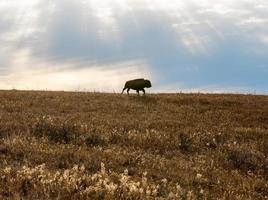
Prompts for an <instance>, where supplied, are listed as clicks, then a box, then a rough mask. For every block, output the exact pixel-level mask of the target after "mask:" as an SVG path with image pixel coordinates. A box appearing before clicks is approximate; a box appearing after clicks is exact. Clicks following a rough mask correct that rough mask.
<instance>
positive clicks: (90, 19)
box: [0, 0, 268, 91]
mask: <svg viewBox="0 0 268 200" xmlns="http://www.w3.org/2000/svg"><path fill="white" fill-rule="evenodd" d="M267 6H268V4H267V2H266V1H264V0H259V1H258V2H256V1H253V0H247V1H245V0H238V1H233V0H224V1H221V2H219V1H212V0H198V1H197V0H191V1H187V2H186V1H180V2H174V1H173V0H167V1H165V2H163V1H162V0H146V1H144V0H127V1H126V0H124V1H123V0H114V1H112V0H102V1H97V0H78V1H71V0H53V1H52V0H49V1H41V0H36V1H33V0H25V1H23V3H22V1H18V0H11V1H4V0H3V1H1V3H0V11H1V12H0V17H1V19H2V20H1V19H0V30H1V32H0V42H1V44H4V45H2V47H0V53H1V55H4V56H2V58H0V64H1V71H0V72H1V74H2V75H3V74H5V75H8V76H7V77H9V80H11V79H13V78H17V77H18V76H19V75H20V76H24V75H25V74H24V73H22V72H23V71H28V72H29V73H30V74H44V73H48V72H47V71H49V73H48V74H49V76H50V77H53V78H54V79H57V78H58V77H59V78H58V80H61V76H60V73H61V72H62V74H67V75H66V77H69V76H71V74H73V76H74V77H78V76H80V75H81V76H83V74H84V73H88V76H93V77H94V74H97V75H98V76H99V77H101V76H103V77H106V76H107V73H106V72H108V71H109V70H112V71H113V72H115V73H114V74H120V73H121V71H120V72H119V71H118V72H117V71H116V70H115V68H116V67H117V68H118V69H120V70H123V68H124V67H123V66H122V65H126V66H125V68H126V69H127V70H128V71H131V74H133V76H136V75H137V76H138V75H140V76H145V75H148V74H149V75H148V76H151V78H153V79H154V82H155V84H154V85H156V86H157V87H158V88H159V89H161V87H162V86H168V85H177V84H176V83H177V82H180V84H178V85H177V87H184V88H200V87H206V86H207V87H208V88H210V87H209V86H210V85H225V87H228V88H232V87H235V88H236V87H237V88H240V87H242V86H243V87H246V88H247V87H255V88H262V89H263V90H264V91H266V90H267V88H265V87H264V85H265V84H268V83H267V80H266V78H265V77H266V76H267V68H266V67H262V68H258V67H256V66H265V63H267V62H268V59H267V56H266V55H267V53H268V46H267V42H266V35H268V28H267V26H265V24H266V22H267V19H268V14H267ZM10 13H12V14H10ZM25 51H26V52H27V53H26V54H25V53H21V52H25ZM19 57H20V58H19ZM23 57H25V58H24V59H25V60H27V61H24V64H23V65H22V66H23V67H24V68H21V69H20V70H18V68H17V67H15V66H18V65H19V63H20V62H18V60H19V59H23ZM16 62H17V63H16ZM25 63H28V65H32V66H31V67H30V69H29V68H27V65H26V64H25ZM129 63H131V64H129ZM137 66H142V67H141V68H140V67H137ZM52 69H54V70H52ZM92 69H94V70H92ZM98 69H99V71H98ZM103 69H105V70H103ZM139 70H140V72H139ZM50 72H51V73H50ZM122 72H123V71H122ZM124 72H125V71H124ZM134 72H135V73H134ZM26 74H27V73H26ZM68 74H69V75H68ZM25 76H28V75H25ZM36 76H39V75H36ZM64 76H65V75H64ZM118 76H119V75H118ZM125 78H130V77H125ZM65 79H68V78H65ZM103 79H105V78H103ZM5 80H8V79H5ZM22 80H23V81H25V79H24V78H22ZM38 80H43V82H44V83H42V84H40V85H42V87H43V86H44V87H45V86H46V84H45V83H46V80H50V79H48V77H47V78H38V79H31V81H32V82H36V81H37V82H38ZM23 81H22V82H23ZM226 82H228V83H229V85H226V84H225V83H226ZM6 83H7V82H6ZM14 83H15V82H14ZM14 83H12V84H14ZM68 84H69V83H68ZM79 84H80V80H79V79H78V78H74V79H73V81H72V83H71V85H73V86H71V85H68V86H67V85H66V84H65V83H64V84H63V83H62V82H57V85H58V86H59V87H58V86H57V85H56V86H55V88H63V87H66V88H68V89H69V88H74V85H75V86H77V85H79ZM94 84H97V83H96V82H94ZM94 84H93V83H92V84H89V82H85V83H82V85H83V86H84V85H94ZM28 85H30V86H29V87H33V85H35V84H30V83H29V84H28ZM47 85H49V83H48V82H47ZM111 85H112V83H111ZM2 86H3V87H4V86H5V87H10V84H9V86H7V85H6V84H5V85H2ZM16 86H17V85H16ZM103 87H104V88H108V86H105V85H104V86H103ZM113 87H115V88H118V86H115V85H113ZM156 90H157V88H156Z"/></svg>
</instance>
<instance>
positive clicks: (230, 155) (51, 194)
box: [0, 90, 268, 200]
mask: <svg viewBox="0 0 268 200" xmlns="http://www.w3.org/2000/svg"><path fill="white" fill-rule="evenodd" d="M0 199H187V200H190V199H193V200H194V199H238V200H240V199H241V200H242V199H249V200H250V199H252V200H253V199H254V200H255V199H256V200H258V199H268V96H264V95H263V96H262V95H239V94H181V93H178V94H148V95H146V96H137V95H136V94H132V95H130V96H128V95H119V94H109V93H86V92H49V91H16V90H12V91H0Z"/></svg>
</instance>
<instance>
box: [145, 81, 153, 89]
mask: <svg viewBox="0 0 268 200" xmlns="http://www.w3.org/2000/svg"><path fill="white" fill-rule="evenodd" d="M144 83H145V84H144V86H145V87H146V88H150V87H152V84H151V82H150V81H149V80H144Z"/></svg>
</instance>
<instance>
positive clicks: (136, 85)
mask: <svg viewBox="0 0 268 200" xmlns="http://www.w3.org/2000/svg"><path fill="white" fill-rule="evenodd" d="M150 87H152V84H151V82H150V81H149V80H146V79H143V78H140V79H134V80H130V81H127V82H126V83H125V87H124V88H123V90H122V93H121V94H123V93H124V91H125V90H126V89H127V93H128V94H129V90H130V89H132V90H136V91H137V93H138V95H139V91H143V94H145V90H144V88H150Z"/></svg>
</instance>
